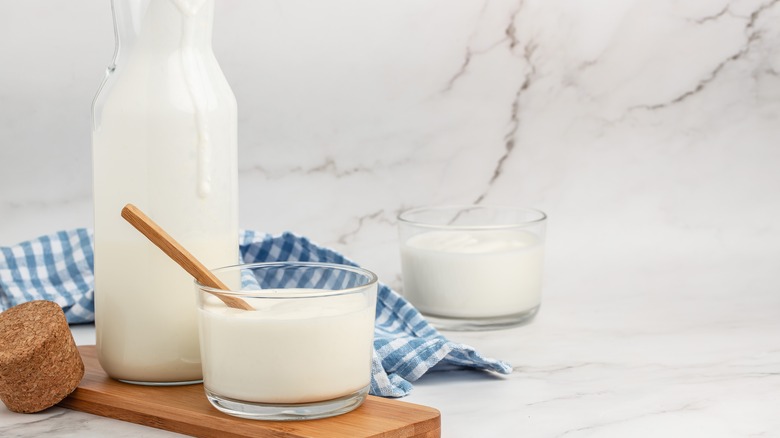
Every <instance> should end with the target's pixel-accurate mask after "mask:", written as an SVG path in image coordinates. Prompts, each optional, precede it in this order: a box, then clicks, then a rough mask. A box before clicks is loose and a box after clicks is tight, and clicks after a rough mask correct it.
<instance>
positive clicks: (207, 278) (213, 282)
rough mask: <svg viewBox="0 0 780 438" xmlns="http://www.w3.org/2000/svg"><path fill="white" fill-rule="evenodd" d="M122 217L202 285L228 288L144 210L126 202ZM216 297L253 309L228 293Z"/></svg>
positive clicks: (241, 307) (232, 304)
mask: <svg viewBox="0 0 780 438" xmlns="http://www.w3.org/2000/svg"><path fill="white" fill-rule="evenodd" d="M122 217H123V218H125V220H126V221H128V222H130V225H132V226H133V227H135V229H136V230H138V231H140V232H141V234H143V235H144V236H146V238H147V239H149V240H150V241H151V242H152V243H154V244H155V245H156V246H157V247H158V248H160V249H161V250H162V251H163V252H164V253H165V254H166V255H168V257H170V258H171V259H173V261H175V262H176V263H178V264H179V266H181V267H182V268H184V270H185V271H187V272H188V273H189V274H190V275H192V276H193V277H195V279H196V280H198V282H199V283H200V284H202V285H204V286H208V287H212V288H214V289H222V290H230V288H228V287H227V286H226V285H225V283H223V282H222V281H220V279H219V278H217V276H216V275H214V274H213V273H212V272H211V271H209V270H208V269H207V268H206V267H205V266H203V263H201V262H200V261H199V260H198V259H196V258H195V256H194V255H192V254H190V252H189V251H187V250H186V249H184V247H183V246H181V244H179V242H177V241H176V239H174V238H173V237H171V235H170V234H168V233H166V232H165V230H163V229H162V228H160V226H159V225H157V224H156V223H155V222H154V221H153V220H151V219H150V218H149V216H147V215H146V214H144V212H142V211H141V210H139V209H138V207H136V206H135V205H133V204H127V205H125V207H124V208H123V209H122ZM214 295H216V297H217V298H219V299H220V300H222V302H224V303H225V304H227V305H228V307H233V308H235V309H243V310H255V309H254V308H253V307H252V306H250V305H249V304H248V303H247V302H246V301H244V300H242V299H241V298H237V297H233V296H230V295H223V294H214Z"/></svg>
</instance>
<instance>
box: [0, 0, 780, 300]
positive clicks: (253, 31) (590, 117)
mask: <svg viewBox="0 0 780 438" xmlns="http://www.w3.org/2000/svg"><path fill="white" fill-rule="evenodd" d="M216 17H217V18H216V24H215V35H214V49H215V52H216V54H217V57H218V59H219V60H220V62H221V65H222V67H223V69H224V71H225V74H226V76H227V77H228V79H229V81H230V83H231V85H232V86H233V89H234V91H235V94H236V96H237V99H238V102H239V132H240V136H239V148H240V160H241V164H240V172H241V173H240V183H241V207H240V211H241V226H242V227H245V228H252V229H256V230H263V231H269V232H279V231H282V230H292V231H295V232H297V233H300V234H303V235H306V236H309V237H311V238H312V239H313V240H315V241H317V242H319V243H321V244H324V245H327V246H331V247H334V248H336V249H338V250H340V251H343V252H344V253H346V254H347V255H348V256H349V257H351V258H353V259H355V260H356V261H358V262H360V263H361V264H364V265H366V266H367V267H371V268H373V269H374V270H376V271H377V272H379V274H380V276H381V277H382V278H383V279H384V280H385V281H387V282H389V283H391V284H392V285H398V284H399V280H398V271H399V266H400V264H399V262H398V255H397V241H396V231H395V217H396V215H397V213H398V212H399V211H400V210H402V209H404V208H408V207H413V206H419V205H423V204H437V203H453V202H459V203H460V202H477V201H478V202H483V203H500V204H514V205H524V206H533V207H536V208H540V209H542V210H545V211H546V212H547V213H548V214H549V216H550V224H549V248H548V249H549V251H548V267H549V269H548V277H549V278H550V279H551V280H550V281H551V285H552V284H554V281H555V275H557V274H556V272H558V273H562V272H563V271H564V270H565V269H566V267H567V266H570V264H573V263H580V262H583V261H590V260H599V261H600V263H599V266H604V267H605V266H621V265H624V264H626V263H635V262H637V263H646V261H650V262H652V263H656V264H658V265H657V266H660V267H663V266H667V265H668V266H677V265H678V264H679V263H680V261H686V263H698V262H697V260H699V261H701V260H705V261H706V260H709V261H711V262H712V263H724V264H728V263H730V262H729V260H732V259H733V258H735V257H740V258H742V260H746V258H756V259H761V260H767V259H769V260H774V261H775V262H777V261H780V249H778V248H780V229H778V226H777V221H776V217H777V215H778V214H780V208H779V207H780V200H779V198H780V196H778V187H780V148H778V139H780V123H779V122H780V27H779V26H777V25H776V24H777V23H778V20H780V5H778V1H776V0H775V1H769V0H763V1H753V0H745V1H724V0H687V1H675V0H631V1H629V0H597V1H588V2H582V1H576V0H568V1H567V0H544V1H543V0H525V1H520V0H511V1H510V0H458V1H457V2H453V1H449V0H426V1H421V0H393V1H390V0H384V1H383V0H333V1H328V2H322V1H314V0H284V1H279V0H277V1H239V0H218V1H217V13H216ZM113 50H114V38H113V34H112V23H111V12H110V5H109V2H108V0H100V1H99V0H80V1H76V2H61V1H54V0H27V1H24V2H21V1H10V0H2V13H1V14H0V245H9V244H13V243H16V242H18V241H21V240H24V239H27V238H32V237H35V236H37V235H39V234H43V233H48V232H52V231H56V230H58V229H63V228H71V227H77V226H91V223H92V217H91V187H90V184H91V182H90V178H91V177H90V103H91V99H92V97H93V95H94V93H95V91H96V89H97V87H98V85H99V83H100V81H101V79H102V77H103V73H104V69H105V66H106V65H107V64H108V62H109V60H110V58H111V55H112V53H113ZM601 263H603V264H601ZM605 272H608V271H605Z"/></svg>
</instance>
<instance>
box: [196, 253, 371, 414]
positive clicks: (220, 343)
mask: <svg viewBox="0 0 780 438" xmlns="http://www.w3.org/2000/svg"><path fill="white" fill-rule="evenodd" d="M212 272H213V273H214V274H215V275H216V276H217V277H218V278H219V279H220V280H222V281H223V282H224V283H225V284H226V285H228V286H229V287H230V289H231V290H229V291H221V290H219V289H212V288H209V287H207V286H204V285H202V284H199V283H197V282H196V290H197V294H198V328H199V336H200V348H201V360H202V364H203V386H204V389H205V391H206V397H207V398H208V399H209V401H210V402H211V404H212V405H213V406H214V407H215V408H217V409H219V410H220V411H222V412H225V413H227V414H230V415H233V416H237V417H243V418H250V419H261V420H304V419H314V418H324V417H331V416H334V415H339V414H343V413H346V412H349V411H351V410H353V409H355V408H357V407H358V406H360V404H362V403H363V401H364V400H365V398H366V395H367V394H368V390H369V383H370V379H371V359H372V354H373V353H372V352H373V339H374V315H375V308H376V294H377V276H376V275H375V274H373V273H372V272H370V271H367V270H365V269H361V268H356V267H351V266H346V265H336V264H327V263H307V262H278V263H256V264H245V265H236V266H229V267H225V268H219V269H215V270H213V271H212ZM219 294H223V295H229V296H232V297H236V298H240V299H242V300H244V301H246V302H247V303H248V304H249V305H251V306H252V308H253V309H254V310H243V309H236V308H231V307H228V306H226V305H225V303H224V302H222V301H221V300H220V299H219V297H218V296H217V295H219Z"/></svg>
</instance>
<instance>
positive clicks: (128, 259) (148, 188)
mask: <svg viewBox="0 0 780 438" xmlns="http://www.w3.org/2000/svg"><path fill="white" fill-rule="evenodd" d="M112 7H113V14H114V25H115V32H116V44H117V47H116V52H115V55H114V60H113V62H112V65H110V66H109V68H108V71H107V76H106V78H105V81H104V82H103V84H102V86H101V88H100V90H99V91H98V94H97V96H96V97H95V101H94V104H93V134H92V143H93V145H92V146H93V184H94V203H95V204H94V205H95V313H96V315H95V319H96V331H97V349H98V358H99V360H100V364H101V365H102V367H103V369H104V370H105V371H106V372H107V373H108V375H109V376H111V377H113V378H115V379H119V380H122V381H127V382H132V383H141V384H163V385H164V384H186V383H193V382H197V381H200V380H201V378H202V374H201V363H200V351H199V346H198V330H197V318H196V317H197V306H196V300H195V292H194V286H193V282H192V278H191V277H189V275H188V274H186V273H185V272H184V270H182V269H181V268H180V267H178V266H177V265H176V264H175V263H174V262H172V261H171V260H169V259H168V258H167V257H166V256H165V255H164V254H163V253H162V252H161V251H160V250H159V249H157V248H156V247H154V246H153V245H152V244H151V243H149V242H148V241H147V240H146V238H144V237H143V236H142V235H141V234H139V233H138V231H136V230H135V229H133V228H132V227H131V226H130V225H129V224H128V223H126V222H125V221H124V220H123V219H122V218H121V217H120V211H121V209H122V207H123V206H124V205H125V204H127V203H133V204H135V205H137V206H138V207H139V208H140V209H142V210H143V211H144V212H146V213H147V214H148V215H149V216H150V217H151V218H152V219H154V220H155V221H156V222H157V223H159V224H160V225H161V226H162V227H163V228H165V229H166V230H167V231H168V232H169V233H170V234H171V235H172V236H173V237H174V238H176V239H177V240H179V241H180V242H181V243H182V244H183V245H184V246H185V247H186V248H187V249H189V250H190V251H191V252H192V253H193V254H194V255H195V256H196V257H198V258H199V259H200V260H202V261H203V263H204V264H205V265H206V266H207V267H218V266H226V265H232V264H235V263H236V262H237V261H238V205H237V204H238V181H237V180H238V178H237V173H238V171H237V147H236V135H237V134H236V131H237V129H236V100H235V96H234V95H233V92H232V91H231V89H230V86H229V85H228V83H227V80H226V79H225V76H224V75H223V73H222V71H221V70H220V67H219V65H218V63H217V60H216V58H215V57H214V53H213V52H212V49H211V33H212V24H213V18H214V17H213V15H214V0H112Z"/></svg>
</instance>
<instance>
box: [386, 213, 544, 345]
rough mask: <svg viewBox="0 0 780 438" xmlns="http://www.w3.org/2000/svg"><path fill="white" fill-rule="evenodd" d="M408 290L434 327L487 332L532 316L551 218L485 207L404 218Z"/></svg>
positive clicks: (403, 254) (402, 232) (537, 302)
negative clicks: (547, 221) (547, 226)
mask: <svg viewBox="0 0 780 438" xmlns="http://www.w3.org/2000/svg"><path fill="white" fill-rule="evenodd" d="M398 219H399V237H400V242H401V267H402V272H403V295H404V296H405V297H406V298H407V299H408V300H409V301H410V302H411V303H412V304H413V305H414V306H415V307H417V309H419V310H420V312H422V314H423V315H425V316H426V318H427V319H428V320H429V321H430V322H431V323H432V324H433V325H434V326H435V327H437V328H440V329H445V330H487V329H497V328H504V327H511V326H516V325H520V324H522V323H525V322H528V321H530V320H532V319H533V317H534V316H535V315H536V313H537V312H538V311H539V306H540V304H541V297H542V265H543V259H544V240H545V227H546V220H547V215H545V214H544V213H543V212H541V211H539V210H534V209H527V208H515V207H499V206H485V205H461V206H439V207H424V208H417V209H413V210H409V211H406V212H404V213H402V214H401V215H400V216H399V218H398Z"/></svg>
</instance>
